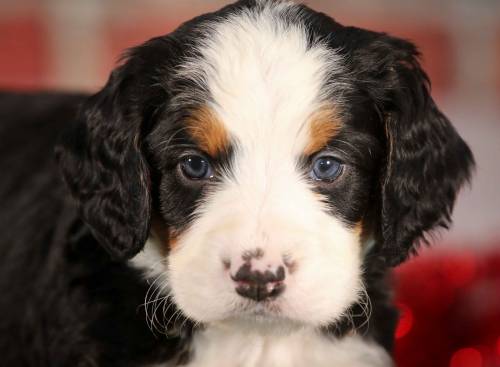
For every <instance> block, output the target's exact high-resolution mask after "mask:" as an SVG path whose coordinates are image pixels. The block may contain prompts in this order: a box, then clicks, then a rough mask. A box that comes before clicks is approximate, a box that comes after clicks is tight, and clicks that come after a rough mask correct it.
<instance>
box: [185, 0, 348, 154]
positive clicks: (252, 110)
mask: <svg viewBox="0 0 500 367" xmlns="http://www.w3.org/2000/svg"><path fill="white" fill-rule="evenodd" d="M298 13H300V11H299V8H297V7H296V6H294V5H293V4H291V3H288V2H283V3H281V4H278V5H277V4H276V3H274V6H271V5H268V6H267V7H264V9H261V10H259V11H255V10H253V11H246V12H241V13H239V14H235V15H232V16H230V17H229V18H228V19H225V20H222V21H220V22H217V23H212V24H210V25H209V26H205V27H206V31H207V35H208V36H207V39H205V40H204V41H203V42H202V44H201V46H200V47H199V50H198V51H199V52H200V54H201V57H196V60H195V59H192V60H191V61H189V62H188V63H187V64H186V65H185V67H184V68H183V71H181V73H182V74H183V75H184V76H187V77H191V78H193V79H195V80H198V81H201V82H202V83H203V84H205V86H206V87H207V89H208V94H209V96H210V98H211V99H212V100H213V103H214V105H213V106H212V108H213V109H214V110H215V111H216V112H217V114H218V115H219V117H220V118H221V120H222V122H223V124H224V125H225V127H226V129H227V130H228V131H229V132H230V134H231V135H232V136H233V137H234V138H235V140H236V141H237V143H238V145H239V148H240V149H242V150H243V151H244V153H245V154H247V153H248V154H252V155H253V154H254V153H257V154H259V152H264V151H268V152H267V153H271V151H270V150H272V154H274V155H280V156H282V155H284V156H288V157H290V158H291V157H297V155H298V154H300V153H302V151H303V149H304V147H305V145H306V144H307V140H308V137H309V135H308V134H309V130H308V127H307V126H305V125H306V122H307V121H308V119H309V118H310V117H311V115H312V114H313V113H314V112H315V111H316V110H318V109H319V108H320V107H321V104H322V102H323V101H324V100H325V97H326V95H324V92H325V89H326V88H325V83H326V81H327V79H328V74H329V71H330V70H334V69H338V63H339V60H338V56H336V54H335V53H334V52H333V51H332V50H329V49H327V48H326V47H325V46H324V45H323V44H321V43H320V42H316V43H315V44H314V45H312V46H311V45H310V44H309V42H308V33H307V30H306V28H305V26H304V25H302V24H301V23H300V14H298ZM286 17H292V18H293V19H294V21H293V24H287V21H286ZM290 23H292V22H290Z"/></svg>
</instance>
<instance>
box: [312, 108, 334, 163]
mask: <svg viewBox="0 0 500 367" xmlns="http://www.w3.org/2000/svg"><path fill="white" fill-rule="evenodd" d="M340 126H341V125H340V119H339V117H338V114H337V112H336V111H335V109H334V108H333V107H330V106H327V107H323V108H321V109H319V110H317V111H316V112H315V113H313V115H312V116H311V118H310V120H309V142H308V144H307V146H306V148H305V150H304V153H305V154H306V155H313V154H314V153H317V152H319V151H320V150H321V149H323V148H324V147H325V146H326V145H327V144H328V142H329V141H330V140H331V139H332V138H333V137H334V136H335V135H337V133H338V131H339V129H340Z"/></svg>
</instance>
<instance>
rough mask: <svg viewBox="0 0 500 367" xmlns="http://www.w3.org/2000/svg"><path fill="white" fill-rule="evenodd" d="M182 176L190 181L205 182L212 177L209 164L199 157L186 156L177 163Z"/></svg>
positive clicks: (194, 155)
mask: <svg viewBox="0 0 500 367" xmlns="http://www.w3.org/2000/svg"><path fill="white" fill-rule="evenodd" d="M179 165H180V169H181V172H182V174H183V175H184V176H185V177H186V178H188V179H190V180H205V179H208V178H212V177H213V170H212V166H211V165H210V162H209V161H208V160H207V159H206V158H205V157H203V156H201V155H196V154H192V155H188V156H186V157H184V158H183V159H182V160H181V162H180V163H179Z"/></svg>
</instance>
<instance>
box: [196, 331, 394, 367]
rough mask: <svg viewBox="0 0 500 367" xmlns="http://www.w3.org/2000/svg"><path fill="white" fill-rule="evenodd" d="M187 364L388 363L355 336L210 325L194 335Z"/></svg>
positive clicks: (377, 366) (384, 366) (303, 366)
mask: <svg viewBox="0 0 500 367" xmlns="http://www.w3.org/2000/svg"><path fill="white" fill-rule="evenodd" d="M192 350H193V352H194V356H193V359H192V360H191V362H190V363H189V364H188V367H388V366H392V365H393V364H392V361H391V358H390V357H389V355H388V354H387V353H386V352H385V350H383V349H382V348H381V347H380V346H378V345H376V344H374V343H370V342H368V341H366V340H363V339H362V338H360V337H358V336H348V337H345V338H342V339H340V340H335V339H333V340H332V339H329V338H326V337H325V336H324V335H321V334H319V333H317V332H315V331H312V330H301V331H295V332H293V333H291V334H289V335H275V334H274V335H261V334H258V333H255V332H248V333H241V334H235V333H234V329H233V330H231V331H230V330H227V329H224V328H223V327H220V328H219V327H217V328H216V327H212V328H209V329H207V330H205V331H203V332H200V333H199V334H197V335H196V336H195V339H194V341H193V349H192Z"/></svg>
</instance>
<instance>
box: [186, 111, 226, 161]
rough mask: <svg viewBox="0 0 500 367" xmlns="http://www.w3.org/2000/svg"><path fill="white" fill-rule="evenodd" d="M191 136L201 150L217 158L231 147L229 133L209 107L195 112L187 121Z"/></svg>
mask: <svg viewBox="0 0 500 367" xmlns="http://www.w3.org/2000/svg"><path fill="white" fill-rule="evenodd" d="M186 125H187V131H188V133H189V135H191V137H192V138H193V139H194V141H195V142H196V143H197V144H198V146H199V147H200V149H202V150H203V151H205V152H206V153H208V154H209V155H211V156H212V157H214V156H216V155H217V154H220V153H222V152H224V151H226V150H227V148H228V147H229V133H228V132H227V130H226V128H225V127H224V124H223V123H222V122H221V120H220V119H219V117H218V116H217V114H216V113H215V111H213V110H212V109H211V108H210V107H208V106H202V107H199V108H197V109H196V110H194V111H193V112H192V113H191V115H190V116H189V117H188V118H187V120H186Z"/></svg>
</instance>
